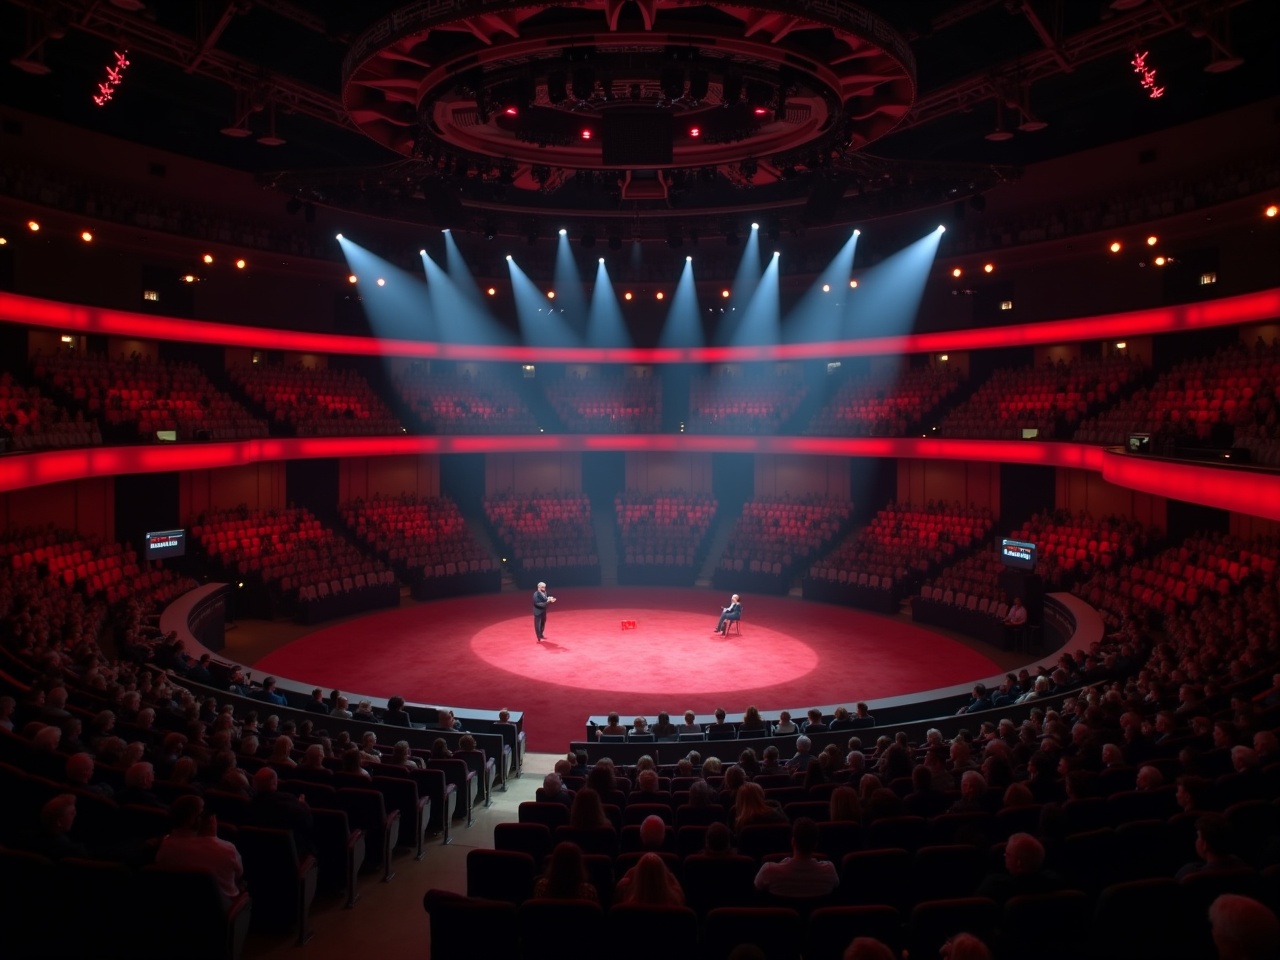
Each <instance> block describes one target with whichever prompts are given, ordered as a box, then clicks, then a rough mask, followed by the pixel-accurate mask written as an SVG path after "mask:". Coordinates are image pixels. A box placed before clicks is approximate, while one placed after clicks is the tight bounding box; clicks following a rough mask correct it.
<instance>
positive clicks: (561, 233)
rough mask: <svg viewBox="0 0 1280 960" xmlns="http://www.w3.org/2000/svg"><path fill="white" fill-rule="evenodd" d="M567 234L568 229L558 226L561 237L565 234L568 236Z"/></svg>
mask: <svg viewBox="0 0 1280 960" xmlns="http://www.w3.org/2000/svg"><path fill="white" fill-rule="evenodd" d="M568 235H569V231H568V230H566V229H565V228H564V227H561V228H560V236H562V237H566V236H568Z"/></svg>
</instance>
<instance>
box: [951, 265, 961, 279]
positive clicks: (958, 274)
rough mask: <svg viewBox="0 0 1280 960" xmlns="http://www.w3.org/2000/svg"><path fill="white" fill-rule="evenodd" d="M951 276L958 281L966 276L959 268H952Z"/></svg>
mask: <svg viewBox="0 0 1280 960" xmlns="http://www.w3.org/2000/svg"><path fill="white" fill-rule="evenodd" d="M951 275H952V276H953V277H955V278H956V279H957V280H958V279H960V278H961V277H963V276H964V271H963V270H961V269H960V268H959V267H952V268H951Z"/></svg>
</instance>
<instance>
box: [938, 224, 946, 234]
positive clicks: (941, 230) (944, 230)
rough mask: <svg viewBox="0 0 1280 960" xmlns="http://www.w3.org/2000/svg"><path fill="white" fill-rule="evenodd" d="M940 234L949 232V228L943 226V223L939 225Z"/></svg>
mask: <svg viewBox="0 0 1280 960" xmlns="http://www.w3.org/2000/svg"><path fill="white" fill-rule="evenodd" d="M938 232H939V233H946V232H947V228H946V227H945V226H944V225H943V224H941V223H940V224H938Z"/></svg>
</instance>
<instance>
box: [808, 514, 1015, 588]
mask: <svg viewBox="0 0 1280 960" xmlns="http://www.w3.org/2000/svg"><path fill="white" fill-rule="evenodd" d="M993 522H994V521H993V518H992V515H991V511H990V510H987V509H985V508H977V507H972V506H971V507H961V506H960V505H959V504H958V503H957V504H954V505H948V504H946V503H934V502H932V501H931V502H930V503H929V504H928V505H927V506H925V507H924V508H922V509H918V508H915V507H913V506H912V505H911V504H909V503H908V504H898V503H891V504H889V505H888V506H886V507H885V508H884V509H882V510H880V511H878V512H877V513H876V515H875V516H874V517H872V518H871V520H870V522H869V523H868V524H867V525H866V526H865V527H863V528H862V529H861V530H856V531H853V532H851V533H850V534H849V535H848V536H846V537H845V538H844V540H843V541H841V543H840V544H839V545H838V546H836V547H835V549H834V550H832V551H830V552H829V553H827V554H826V555H825V556H823V558H822V559H820V560H819V561H818V562H816V563H815V564H813V565H812V566H811V567H810V569H809V577H808V579H807V580H806V581H805V595H806V596H813V597H814V598H815V599H825V600H828V601H834V602H838V603H839V602H843V603H850V604H852V605H854V606H860V607H866V608H869V609H875V610H880V611H881V612H884V613H894V612H896V611H897V604H898V600H899V599H900V598H901V597H902V596H904V595H905V594H906V591H907V588H908V587H909V585H910V584H911V582H912V581H913V580H917V579H919V578H922V577H927V576H929V575H930V574H931V573H933V572H934V571H935V570H937V569H938V568H939V567H941V566H942V565H943V564H945V563H947V562H949V561H950V560H951V559H952V558H954V557H958V556H963V555H965V554H967V553H968V552H969V551H971V550H973V549H974V548H975V547H977V546H978V545H979V544H980V543H982V542H983V541H985V540H986V539H987V537H988V536H989V535H990V533H991V527H992V523H993Z"/></svg>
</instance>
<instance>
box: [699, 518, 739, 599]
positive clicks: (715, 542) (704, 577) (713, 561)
mask: <svg viewBox="0 0 1280 960" xmlns="http://www.w3.org/2000/svg"><path fill="white" fill-rule="evenodd" d="M741 513H742V504H738V506H737V508H736V509H733V510H726V509H725V508H724V504H721V505H720V509H719V510H718V511H716V519H715V523H714V524H712V527H711V536H710V538H709V539H708V541H707V555H706V557H705V558H704V559H703V561H702V569H700V570H699V571H698V579H697V580H696V581H695V582H694V586H698V587H709V586H711V577H712V575H714V574H715V572H716V566H717V565H718V564H719V563H720V558H721V557H722V556H723V555H724V548H725V546H726V545H728V543H729V536H730V534H732V533H733V524H734V522H735V521H736V520H737V519H738V517H739V516H740V515H741Z"/></svg>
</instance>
